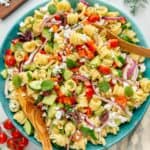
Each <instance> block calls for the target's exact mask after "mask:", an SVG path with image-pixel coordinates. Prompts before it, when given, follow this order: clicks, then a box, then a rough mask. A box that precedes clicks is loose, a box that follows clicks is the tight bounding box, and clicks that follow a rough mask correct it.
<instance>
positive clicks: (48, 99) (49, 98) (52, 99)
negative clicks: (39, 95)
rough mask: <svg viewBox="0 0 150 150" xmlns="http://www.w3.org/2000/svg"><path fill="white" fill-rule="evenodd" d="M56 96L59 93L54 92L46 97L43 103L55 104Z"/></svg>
mask: <svg viewBox="0 0 150 150" xmlns="http://www.w3.org/2000/svg"><path fill="white" fill-rule="evenodd" d="M56 98H57V95H56V94H55V93H53V94H52V95H50V96H46V97H44V99H43V101H42V103H43V104H45V105H52V104H54V102H55V100H56Z"/></svg>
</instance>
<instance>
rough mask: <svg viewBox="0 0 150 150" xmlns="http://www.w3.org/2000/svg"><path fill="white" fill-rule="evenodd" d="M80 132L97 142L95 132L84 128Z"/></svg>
mask: <svg viewBox="0 0 150 150" xmlns="http://www.w3.org/2000/svg"><path fill="white" fill-rule="evenodd" d="M80 130H81V132H82V133H83V134H84V135H85V136H90V137H91V138H92V139H93V140H97V137H96V135H95V132H94V130H92V129H90V128H87V127H84V126H81V128H80Z"/></svg>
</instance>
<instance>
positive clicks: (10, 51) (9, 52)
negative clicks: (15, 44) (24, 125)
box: [5, 49, 13, 55]
mask: <svg viewBox="0 0 150 150" xmlns="http://www.w3.org/2000/svg"><path fill="white" fill-rule="evenodd" d="M12 53H13V52H12V50H10V49H8V50H6V52H5V54H6V55H12Z"/></svg>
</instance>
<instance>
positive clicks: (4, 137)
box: [0, 131, 7, 144]
mask: <svg viewBox="0 0 150 150" xmlns="http://www.w3.org/2000/svg"><path fill="white" fill-rule="evenodd" d="M6 141H7V135H6V133H4V132H2V131H0V144H4V143H5V142H6Z"/></svg>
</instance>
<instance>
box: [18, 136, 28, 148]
mask: <svg viewBox="0 0 150 150" xmlns="http://www.w3.org/2000/svg"><path fill="white" fill-rule="evenodd" d="M28 143H29V141H28V139H27V138H25V137H22V138H21V139H20V140H19V141H18V145H19V146H20V147H26V146H27V145H28Z"/></svg>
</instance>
